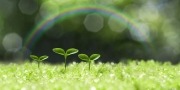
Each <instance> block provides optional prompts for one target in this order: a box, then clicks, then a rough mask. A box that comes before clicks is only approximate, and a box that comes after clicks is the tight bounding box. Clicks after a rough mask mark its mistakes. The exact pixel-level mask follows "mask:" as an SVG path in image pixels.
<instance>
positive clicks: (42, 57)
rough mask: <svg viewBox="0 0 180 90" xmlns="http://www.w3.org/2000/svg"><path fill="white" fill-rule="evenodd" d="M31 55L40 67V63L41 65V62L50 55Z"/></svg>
mask: <svg viewBox="0 0 180 90" xmlns="http://www.w3.org/2000/svg"><path fill="white" fill-rule="evenodd" d="M30 57H31V58H32V59H33V60H34V61H36V62H37V63H38V68H39V65H40V62H42V61H44V60H45V59H48V56H47V55H43V56H40V57H38V56H36V55H30Z"/></svg>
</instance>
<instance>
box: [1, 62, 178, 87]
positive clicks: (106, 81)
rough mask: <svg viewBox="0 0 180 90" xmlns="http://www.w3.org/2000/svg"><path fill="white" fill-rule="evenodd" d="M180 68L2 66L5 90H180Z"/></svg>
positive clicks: (134, 64)
mask: <svg viewBox="0 0 180 90" xmlns="http://www.w3.org/2000/svg"><path fill="white" fill-rule="evenodd" d="M179 82H180V65H179V64H178V65H171V64H170V63H158V62H154V61H152V60H151V61H147V62H145V61H140V62H136V61H130V62H129V63H127V64H124V63H118V64H114V63H97V64H94V63H93V64H92V68H91V71H89V70H88V64H87V63H84V62H82V63H75V62H74V63H71V64H69V65H68V67H67V70H66V71H64V66H63V64H59V65H50V64H42V65H41V67H40V69H38V68H37V63H23V64H15V63H11V64H2V63H1V64H0V88H1V90H180V83H179Z"/></svg>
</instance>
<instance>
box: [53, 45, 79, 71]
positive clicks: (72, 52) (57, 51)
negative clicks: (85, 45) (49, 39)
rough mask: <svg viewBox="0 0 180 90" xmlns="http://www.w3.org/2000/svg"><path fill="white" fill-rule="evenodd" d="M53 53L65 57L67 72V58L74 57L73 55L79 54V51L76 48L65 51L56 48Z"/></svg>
mask: <svg viewBox="0 0 180 90" xmlns="http://www.w3.org/2000/svg"><path fill="white" fill-rule="evenodd" d="M53 51H54V52H55V53H57V54H60V55H63V56H64V59H65V61H64V63H65V65H64V67H65V70H66V60H67V57H68V56H69V55H72V54H75V53H77V52H78V51H79V50H78V49H75V48H70V49H68V50H66V51H64V49H62V48H54V49H53Z"/></svg>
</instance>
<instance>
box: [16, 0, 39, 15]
mask: <svg viewBox="0 0 180 90" xmlns="http://www.w3.org/2000/svg"><path fill="white" fill-rule="evenodd" d="M18 6H19V9H20V11H21V12H22V13H23V14H27V15H32V14H34V13H35V12H36V11H37V10H38V4H37V3H36V2H35V0H20V1H19V4H18Z"/></svg>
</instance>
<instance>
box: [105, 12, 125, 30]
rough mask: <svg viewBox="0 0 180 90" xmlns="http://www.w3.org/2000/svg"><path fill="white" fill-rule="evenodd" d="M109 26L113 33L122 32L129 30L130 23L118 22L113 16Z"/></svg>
mask: <svg viewBox="0 0 180 90" xmlns="http://www.w3.org/2000/svg"><path fill="white" fill-rule="evenodd" d="M108 25H109V27H110V29H111V30H112V31H115V32H122V31H124V30H125V29H126V28H127V26H128V23H127V22H126V21H122V20H116V18H114V16H113V15H112V16H110V18H109V20H108Z"/></svg>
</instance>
